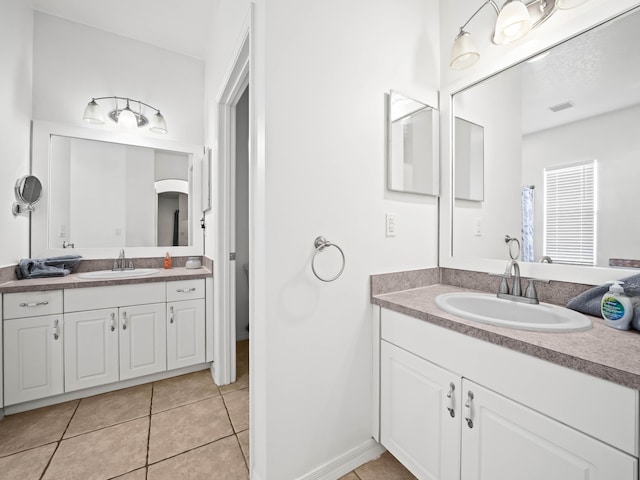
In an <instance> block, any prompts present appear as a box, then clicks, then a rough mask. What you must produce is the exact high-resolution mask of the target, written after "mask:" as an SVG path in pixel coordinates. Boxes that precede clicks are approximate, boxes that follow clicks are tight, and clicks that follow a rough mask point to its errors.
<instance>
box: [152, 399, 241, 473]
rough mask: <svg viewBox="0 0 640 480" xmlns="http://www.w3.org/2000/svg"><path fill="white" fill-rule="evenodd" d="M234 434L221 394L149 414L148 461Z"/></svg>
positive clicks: (167, 456) (157, 459) (161, 458)
mask: <svg viewBox="0 0 640 480" xmlns="http://www.w3.org/2000/svg"><path fill="white" fill-rule="evenodd" d="M231 434H233V428H232V427H231V423H230V422H229V417H228V415H227V411H226V409H225V407H224V403H223V402H222V398H220V397H213V398H207V399H205V400H200V401H199V402H196V403H192V404H189V405H185V406H183V407H178V408H174V409H171V410H167V411H165V412H161V413H158V414H155V415H152V416H151V438H150V439H149V463H155V462H157V461H159V460H163V459H165V458H169V457H171V456H173V455H177V454H179V453H183V452H186V451H187V450H191V449H192V448H196V447H199V446H202V445H206V444H207V443H210V442H213V441H215V440H218V439H220V438H222V437H226V436H228V435H231Z"/></svg>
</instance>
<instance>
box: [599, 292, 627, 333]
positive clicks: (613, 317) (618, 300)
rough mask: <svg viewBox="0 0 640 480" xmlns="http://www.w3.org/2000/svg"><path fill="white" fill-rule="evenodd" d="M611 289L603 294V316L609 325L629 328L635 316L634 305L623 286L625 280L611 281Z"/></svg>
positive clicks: (622, 328) (620, 328)
mask: <svg viewBox="0 0 640 480" xmlns="http://www.w3.org/2000/svg"><path fill="white" fill-rule="evenodd" d="M611 283H612V285H611V287H609V291H608V292H607V293H605V294H604V295H603V296H602V303H601V305H600V311H601V312H602V318H604V321H605V323H606V324H607V326H609V327H613V328H617V329H618V330H629V324H630V323H631V319H632V317H633V305H632V303H631V299H630V298H629V297H627V295H626V294H625V293H624V289H623V288H622V283H623V282H618V281H615V282H611Z"/></svg>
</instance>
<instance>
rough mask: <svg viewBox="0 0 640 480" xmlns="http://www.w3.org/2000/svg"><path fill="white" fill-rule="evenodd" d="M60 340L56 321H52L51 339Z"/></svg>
mask: <svg viewBox="0 0 640 480" xmlns="http://www.w3.org/2000/svg"><path fill="white" fill-rule="evenodd" d="M59 338H60V328H59V327H58V320H57V319H56V320H54V321H53V339H54V340H58V339H59Z"/></svg>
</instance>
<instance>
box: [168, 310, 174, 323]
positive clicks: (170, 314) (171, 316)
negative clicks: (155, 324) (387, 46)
mask: <svg viewBox="0 0 640 480" xmlns="http://www.w3.org/2000/svg"><path fill="white" fill-rule="evenodd" d="M169 323H173V307H169Z"/></svg>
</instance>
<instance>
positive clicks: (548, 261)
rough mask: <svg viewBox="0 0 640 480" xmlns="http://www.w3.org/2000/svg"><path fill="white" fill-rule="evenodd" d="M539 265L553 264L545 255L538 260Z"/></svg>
mask: <svg viewBox="0 0 640 480" xmlns="http://www.w3.org/2000/svg"><path fill="white" fill-rule="evenodd" d="M538 261H539V262H540V263H553V260H551V257H550V256H549V255H545V256H543V257H540V260H538Z"/></svg>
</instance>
